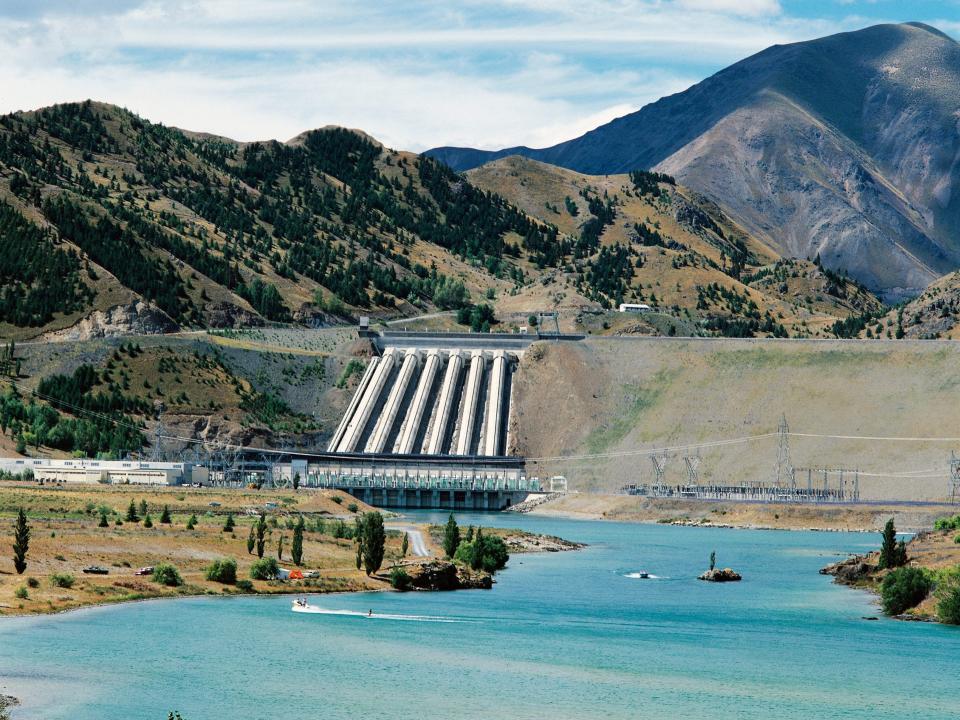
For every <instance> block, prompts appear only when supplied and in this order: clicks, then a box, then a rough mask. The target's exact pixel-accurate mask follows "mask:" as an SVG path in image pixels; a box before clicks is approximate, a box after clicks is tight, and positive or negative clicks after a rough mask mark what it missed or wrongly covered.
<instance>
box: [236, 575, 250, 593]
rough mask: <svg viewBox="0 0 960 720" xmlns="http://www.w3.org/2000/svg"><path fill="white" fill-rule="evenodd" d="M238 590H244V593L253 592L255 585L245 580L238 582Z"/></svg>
mask: <svg viewBox="0 0 960 720" xmlns="http://www.w3.org/2000/svg"><path fill="white" fill-rule="evenodd" d="M237 590H243V591H244V592H253V583H252V582H250V581H249V580H247V579H246V578H244V579H243V580H237Z"/></svg>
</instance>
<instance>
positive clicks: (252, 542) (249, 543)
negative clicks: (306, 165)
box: [247, 525, 257, 555]
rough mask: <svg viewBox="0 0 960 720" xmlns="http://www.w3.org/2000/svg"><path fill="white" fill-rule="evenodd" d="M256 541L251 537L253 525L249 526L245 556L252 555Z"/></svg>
mask: <svg viewBox="0 0 960 720" xmlns="http://www.w3.org/2000/svg"><path fill="white" fill-rule="evenodd" d="M256 543H257V539H256V538H255V537H254V535H253V525H251V526H250V534H249V535H247V555H253V546H254V545H256Z"/></svg>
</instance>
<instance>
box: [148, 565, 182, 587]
mask: <svg viewBox="0 0 960 720" xmlns="http://www.w3.org/2000/svg"><path fill="white" fill-rule="evenodd" d="M153 581H154V582H155V583H160V584H161V585H166V586H167V587H180V586H181V585H183V578H182V577H180V571H179V570H177V568H176V566H175V565H171V564H170V563H160V564H159V565H157V566H156V567H155V568H154V569H153Z"/></svg>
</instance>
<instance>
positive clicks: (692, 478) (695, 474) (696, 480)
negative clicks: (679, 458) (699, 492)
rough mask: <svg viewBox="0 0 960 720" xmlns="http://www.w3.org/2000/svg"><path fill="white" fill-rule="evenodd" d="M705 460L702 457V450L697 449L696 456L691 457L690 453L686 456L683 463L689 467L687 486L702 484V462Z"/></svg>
mask: <svg viewBox="0 0 960 720" xmlns="http://www.w3.org/2000/svg"><path fill="white" fill-rule="evenodd" d="M702 459H703V458H701V457H700V448H697V454H696V455H690V454H689V453H688V454H687V455H685V456H684V458H683V462H684V463H685V464H686V466H687V485H693V486H696V485H699V484H700V461H701V460H702Z"/></svg>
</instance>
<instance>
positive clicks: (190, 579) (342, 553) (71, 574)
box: [0, 483, 568, 615]
mask: <svg viewBox="0 0 960 720" xmlns="http://www.w3.org/2000/svg"><path fill="white" fill-rule="evenodd" d="M20 508H23V510H24V512H25V513H26V516H27V522H28V524H29V527H30V541H29V550H28V553H27V558H26V561H27V567H26V570H25V571H24V572H23V573H22V574H18V573H17V572H16V569H15V566H14V561H13V553H12V551H11V548H10V545H11V544H12V542H13V539H14V526H15V524H16V516H17V512H18V510H19V509H20ZM131 509H132V511H131ZM371 510H372V508H371V507H370V506H368V505H365V504H364V503H362V502H361V501H359V500H357V499H356V498H353V497H351V496H350V495H347V494H345V493H341V492H336V491H326V490H304V489H300V490H298V491H293V490H252V489H251V490H221V489H206V488H168V487H157V488H148V487H135V486H112V485H107V486H101V485H83V486H53V485H45V486H40V485H36V484H32V483H0V538H2V542H3V545H2V547H3V548H5V550H4V551H3V554H2V556H0V615H25V614H41V613H53V612H61V611H65V610H71V609H75V608H80V607H85V606H90V605H98V604H108V603H118V602H130V601H134V600H142V599H148V598H163V597H183V596H195V595H231V594H245V593H264V594H270V593H276V594H280V593H300V592H306V593H326V592H353V591H364V590H384V589H390V588H391V587H392V583H391V577H390V574H391V569H392V568H393V567H394V566H396V565H401V566H403V567H404V569H405V570H406V571H409V575H410V576H412V577H413V578H416V577H418V576H419V575H420V574H421V573H422V572H423V571H424V568H425V567H426V566H427V565H430V566H431V569H432V571H433V572H436V571H437V566H438V563H439V564H441V565H442V564H443V562H444V561H443V560H438V559H437V558H438V557H439V556H441V555H442V554H443V552H442V549H440V546H439V545H438V544H437V543H436V542H435V541H434V540H433V539H432V537H431V533H430V529H429V527H428V526H427V525H422V526H415V527H414V528H413V529H414V530H419V531H420V532H421V535H422V537H423V540H424V544H425V547H426V550H427V552H428V553H430V555H429V556H427V557H411V556H408V555H404V549H403V540H404V531H401V530H400V529H391V528H390V527H389V526H388V527H387V537H386V543H385V552H384V560H383V565H382V567H381V569H380V571H379V572H378V573H374V574H373V575H372V576H367V575H366V573H365V572H363V571H362V570H358V569H357V560H356V558H357V550H356V547H357V546H356V544H355V543H354V541H353V540H352V538H351V535H352V530H353V526H354V520H355V518H357V517H358V516H359V515H362V514H363V513H365V512H368V511H371ZM261 512H263V513H264V514H265V517H266V523H267V531H266V537H265V545H264V553H263V557H264V558H265V559H267V558H273V559H275V560H278V562H279V564H280V565H281V566H283V567H285V568H294V567H295V565H294V563H293V560H292V555H291V553H292V545H293V536H294V528H295V524H296V522H297V521H298V520H299V519H300V518H301V517H302V518H303V519H304V532H303V556H302V561H301V566H300V569H301V570H302V571H303V572H304V574H305V575H314V576H313V577H305V578H304V579H302V580H300V579H297V580H287V581H280V580H262V579H254V578H252V577H251V574H252V573H251V569H252V568H253V567H254V565H255V564H256V563H257V562H258V560H259V558H258V555H257V553H256V548H255V547H254V550H253V552H251V551H249V550H248V542H249V539H250V536H251V532H252V531H253V530H254V527H255V525H256V523H257V522H258V519H259V514H260V513H261ZM131 514H134V515H136V516H137V519H136V520H135V521H134V520H131V519H130V517H131ZM148 517H149V522H148V521H147V518H148ZM165 520H169V522H164V521H165ZM231 523H232V527H230V524H231ZM408 526H409V525H405V527H408ZM494 532H495V534H497V535H499V536H502V537H503V539H504V541H505V542H506V543H507V546H508V547H509V550H510V552H511V553H521V552H537V551H542V550H547V549H549V548H550V547H551V546H552V543H554V542H556V541H558V539H553V538H546V537H543V536H538V535H534V534H531V533H525V532H523V531H519V530H510V531H503V530H497V531H494ZM281 538H282V543H283V550H282V553H281V554H280V555H279V556H278V548H279V545H280V543H281ZM8 540H9V542H8ZM560 542H562V541H560ZM564 549H568V548H564ZM223 560H232V561H234V562H235V563H236V570H235V579H233V578H230V579H229V581H227V582H221V581H218V580H217V579H214V577H213V576H214V575H215V574H212V573H210V572H209V571H210V568H211V566H212V565H213V564H214V563H216V562H217V561H223ZM162 564H169V565H172V566H173V567H174V568H176V573H177V575H178V577H179V582H177V583H176V584H172V585H166V584H164V583H163V582H160V581H159V580H160V579H159V578H155V577H154V576H153V575H152V574H147V575H138V574H136V571H137V570H138V569H139V568H143V567H148V566H149V567H155V568H156V567H158V566H160V565H162ZM447 564H449V563H447ZM94 565H95V566H100V567H102V568H105V569H106V570H107V574H105V575H99V574H86V573H84V572H83V570H84V568H87V567H90V566H94ZM441 569H443V568H441ZM448 569H452V568H448Z"/></svg>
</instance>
